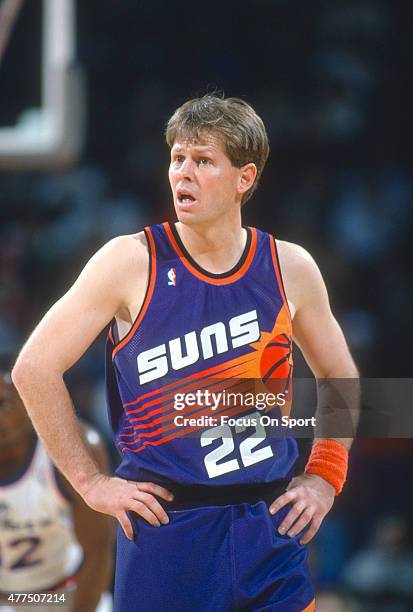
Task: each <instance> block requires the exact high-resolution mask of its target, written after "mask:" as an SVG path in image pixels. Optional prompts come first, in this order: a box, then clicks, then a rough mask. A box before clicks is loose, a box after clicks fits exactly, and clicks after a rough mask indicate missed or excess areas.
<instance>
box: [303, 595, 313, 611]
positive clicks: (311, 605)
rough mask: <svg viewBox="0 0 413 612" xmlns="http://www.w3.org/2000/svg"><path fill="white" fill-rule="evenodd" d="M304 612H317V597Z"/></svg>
mask: <svg viewBox="0 0 413 612" xmlns="http://www.w3.org/2000/svg"><path fill="white" fill-rule="evenodd" d="M303 612H315V597H314V599H313V601H312V602H311V603H310V604H309V605H308V606H307V607H306V608H304V610H303Z"/></svg>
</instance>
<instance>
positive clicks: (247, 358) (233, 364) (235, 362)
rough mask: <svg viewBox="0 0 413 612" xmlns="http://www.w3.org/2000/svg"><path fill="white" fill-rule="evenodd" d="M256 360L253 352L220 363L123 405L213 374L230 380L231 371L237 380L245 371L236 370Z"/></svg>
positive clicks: (129, 404) (128, 404) (127, 405)
mask: <svg viewBox="0 0 413 612" xmlns="http://www.w3.org/2000/svg"><path fill="white" fill-rule="evenodd" d="M254 359H255V354H254V353H253V352H251V353H247V354H246V355H242V356H241V357H235V359H230V360H229V361H225V362H224V363H220V364H218V365H216V366H212V367H211V368H207V369H205V370H202V371H201V372H196V373H195V374H191V375H190V376H187V377H185V378H184V379H180V380H178V381H176V382H173V383H170V384H169V385H165V386H164V387H160V388H159V387H158V389H154V390H153V391H148V393H144V394H143V395H139V396H138V397H137V398H136V399H134V400H133V401H131V402H127V403H126V404H122V405H123V407H124V408H127V407H129V406H133V405H134V404H137V403H138V402H139V401H142V400H144V399H147V398H149V397H152V396H154V395H157V394H159V393H165V391H169V390H171V389H176V388H179V387H181V386H182V385H184V384H185V383H186V382H187V381H190V380H197V379H199V378H205V377H207V376H209V375H211V374H216V375H218V374H222V373H224V372H226V376H225V378H228V376H229V373H230V372H229V370H232V371H231V374H232V376H233V377H234V378H235V377H236V376H237V374H238V375H239V374H240V373H241V374H244V371H241V372H237V371H236V368H239V367H241V366H243V365H245V364H246V363H249V362H251V361H254ZM139 410H140V409H139V408H138V409H137V410H136V411H133V410H130V411H128V414H132V412H138V411H139Z"/></svg>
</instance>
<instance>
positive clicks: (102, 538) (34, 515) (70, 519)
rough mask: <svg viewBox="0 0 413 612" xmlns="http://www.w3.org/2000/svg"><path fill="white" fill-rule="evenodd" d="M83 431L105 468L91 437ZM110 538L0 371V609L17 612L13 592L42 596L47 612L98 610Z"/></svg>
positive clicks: (108, 527) (103, 519)
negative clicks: (56, 462)
mask: <svg viewBox="0 0 413 612" xmlns="http://www.w3.org/2000/svg"><path fill="white" fill-rule="evenodd" d="M83 431H84V438H85V441H86V442H87V444H88V446H89V448H90V450H91V451H92V452H93V454H94V457H95V459H96V462H97V463H98V465H99V466H100V469H103V470H105V471H106V470H107V457H106V451H105V449H104V447H103V445H102V442H101V440H100V438H99V436H98V434H97V432H96V431H94V430H93V429H92V428H90V427H89V426H85V425H84V426H83ZM56 435H57V436H60V435H64V432H60V431H57V432H56ZM112 539H113V538H112V524H111V519H110V518H109V517H107V516H105V515H103V514H98V513H95V512H94V511H93V510H91V509H90V508H89V507H88V506H86V504H85V503H84V502H83V501H82V499H81V498H80V497H79V496H78V495H77V494H76V493H75V492H74V490H73V489H72V488H71V487H70V485H69V484H68V483H67V481H65V480H64V479H63V477H62V476H61V475H60V474H59V473H58V472H57V471H56V468H55V467H54V465H53V463H52V462H51V460H50V459H49V457H48V455H47V453H46V451H45V449H44V447H43V445H42V444H41V443H40V441H39V440H38V438H37V436H36V434H35V432H34V430H33V428H32V426H31V423H30V420H29V419H28V417H27V414H26V410H25V408H24V406H23V404H22V402H21V400H20V399H19V396H18V394H17V393H16V391H15V389H14V386H13V384H12V382H11V379H10V376H9V375H8V374H5V373H0V611H2V612H3V611H5V610H9V609H14V607H13V606H16V609H19V610H21V609H22V608H21V606H19V607H18V608H17V604H19V603H21V602H22V600H23V597H21V598H20V600H19V601H18V599H17V597H10V596H11V595H16V594H18V593H21V594H31V595H33V594H43V593H47V594H48V595H47V598H45V599H46V601H45V602H44V603H45V604H46V602H47V601H49V602H52V603H47V604H46V605H45V607H44V609H45V610H49V612H50V611H51V610H54V609H56V610H60V611H61V612H63V610H73V611H74V612H92V611H94V610H96V608H97V606H98V603H99V600H100V599H101V595H102V593H104V592H105V591H107V589H108V587H109V583H110V579H111V566H112V556H113V549H112ZM25 601H26V603H28V607H27V608H24V609H28V610H29V609H36V610H38V611H39V610H41V609H43V606H39V605H36V607H35V608H33V607H32V604H30V603H29V602H30V601H32V602H33V603H36V602H37V601H42V599H41V598H40V599H39V597H31V598H29V596H28V595H26V598H25ZM63 601H65V604H63ZM100 609H101V608H99V610H100Z"/></svg>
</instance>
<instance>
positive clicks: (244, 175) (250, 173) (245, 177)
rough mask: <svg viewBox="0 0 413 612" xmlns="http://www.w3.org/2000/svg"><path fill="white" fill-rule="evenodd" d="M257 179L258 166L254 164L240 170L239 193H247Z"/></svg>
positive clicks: (246, 165)
mask: <svg viewBox="0 0 413 612" xmlns="http://www.w3.org/2000/svg"><path fill="white" fill-rule="evenodd" d="M256 177H257V166H256V165H255V164H253V163H252V162H251V163H249V164H245V166H242V167H241V168H240V173H239V177H238V193H240V194H241V195H243V194H244V193H246V192H247V191H248V190H249V189H251V187H252V186H253V184H254V181H255V179H256Z"/></svg>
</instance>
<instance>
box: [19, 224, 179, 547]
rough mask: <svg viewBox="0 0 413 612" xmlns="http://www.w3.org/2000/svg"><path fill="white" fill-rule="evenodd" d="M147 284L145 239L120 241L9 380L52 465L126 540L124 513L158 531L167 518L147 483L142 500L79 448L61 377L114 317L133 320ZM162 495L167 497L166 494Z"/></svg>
mask: <svg viewBox="0 0 413 612" xmlns="http://www.w3.org/2000/svg"><path fill="white" fill-rule="evenodd" d="M147 276H148V253H147V247H146V240H145V238H144V236H141V235H138V236H122V237H119V238H115V239H114V240H112V241H110V242H109V243H107V244H106V245H105V246H104V247H103V248H102V249H101V250H100V251H98V252H97V253H96V254H95V255H94V256H93V257H92V259H91V260H90V261H89V262H88V264H87V265H86V267H85V268H84V270H83V271H82V273H81V274H80V276H79V278H78V279H77V281H76V282H75V283H74V285H73V286H72V287H71V289H70V290H69V291H68V292H67V293H66V294H65V295H64V296H63V297H62V298H61V299H60V300H59V301H58V302H57V303H56V304H55V305H54V306H53V307H52V308H51V309H50V310H49V312H48V313H47V314H46V316H45V317H44V318H43V320H42V321H41V322H40V323H39V325H38V326H37V328H36V329H35V330H34V332H33V333H32V335H31V336H30V338H29V340H28V341H27V343H26V344H25V346H24V347H23V349H22V351H21V353H20V355H19V357H18V360H17V362H16V365H15V367H14V369H13V372H12V378H13V382H14V384H15V386H16V388H17V390H18V392H19V394H20V396H21V398H22V399H23V402H24V404H25V406H26V409H27V412H28V413H29V416H30V418H31V419H32V421H33V424H34V427H35V429H36V431H37V433H38V435H39V437H40V438H41V440H42V442H43V444H44V445H45V447H46V448H47V450H48V452H49V455H50V457H51V458H52V460H53V461H54V462H55V464H56V465H57V466H58V468H59V469H60V471H61V472H62V473H63V474H64V476H65V477H66V478H67V480H68V481H69V482H70V483H71V485H72V486H73V488H74V489H75V490H76V491H77V492H78V493H79V494H80V495H81V496H82V497H83V498H84V499H85V501H86V502H87V503H88V505H89V506H91V507H92V508H94V509H95V510H99V511H101V512H106V513H107V514H111V515H112V516H116V518H117V519H118V520H119V522H120V523H121V525H122V527H123V529H124V531H125V533H126V535H127V536H128V537H129V538H131V537H132V536H133V533H132V527H131V524H130V521H129V519H128V517H127V514H126V511H127V510H134V511H135V512H137V513H138V514H141V515H142V516H143V517H144V518H146V520H148V521H150V522H152V523H153V524H159V521H158V518H159V517H160V516H162V517H163V519H165V517H166V519H167V515H166V513H164V511H163V510H162V508H161V506H160V505H159V503H158V502H157V501H156V499H155V498H153V497H152V496H150V495H148V492H149V493H153V486H151V487H149V488H148V487H147V486H146V484H147V483H146V484H145V483H143V485H144V486H143V490H144V491H145V492H144V493H141V491H140V490H138V488H137V486H136V485H135V484H131V483H127V482H126V481H121V480H120V479H118V478H108V477H106V476H103V475H102V474H101V473H100V471H99V468H98V465H97V464H96V461H95V460H94V458H93V457H92V456H91V454H90V452H89V451H88V449H87V448H86V446H85V443H84V442H83V440H82V436H81V433H80V431H79V426H78V423H77V420H76V417H75V414H74V411H73V407H72V402H71V399H70V396H69V393H68V391H67V388H66V386H65V384H64V381H63V374H64V373H65V372H66V371H67V370H68V369H69V368H70V367H71V366H72V365H73V364H74V363H76V362H77V361H78V359H80V357H81V356H82V355H83V353H84V352H85V351H86V349H87V348H88V347H89V346H90V344H91V343H92V342H93V340H94V339H95V338H96V336H97V335H98V334H99V333H100V332H101V331H102V329H103V328H104V327H105V326H106V325H107V324H108V322H109V321H110V320H111V319H112V318H113V317H114V316H116V317H117V318H118V319H119V320H120V321H124V320H125V319H128V318H129V320H130V321H131V320H133V318H134V317H135V316H136V314H137V312H138V311H139V308H140V304H141V302H142V300H143V296H144V292H145V288H146V283H147ZM141 490H142V487H141ZM158 494H160V495H161V496H165V492H163V493H162V492H161V493H159V491H158ZM148 504H149V506H150V507H151V508H150V509H149V508H148V507H147V506H148ZM154 511H155V512H154ZM157 517H158V518H157Z"/></svg>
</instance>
